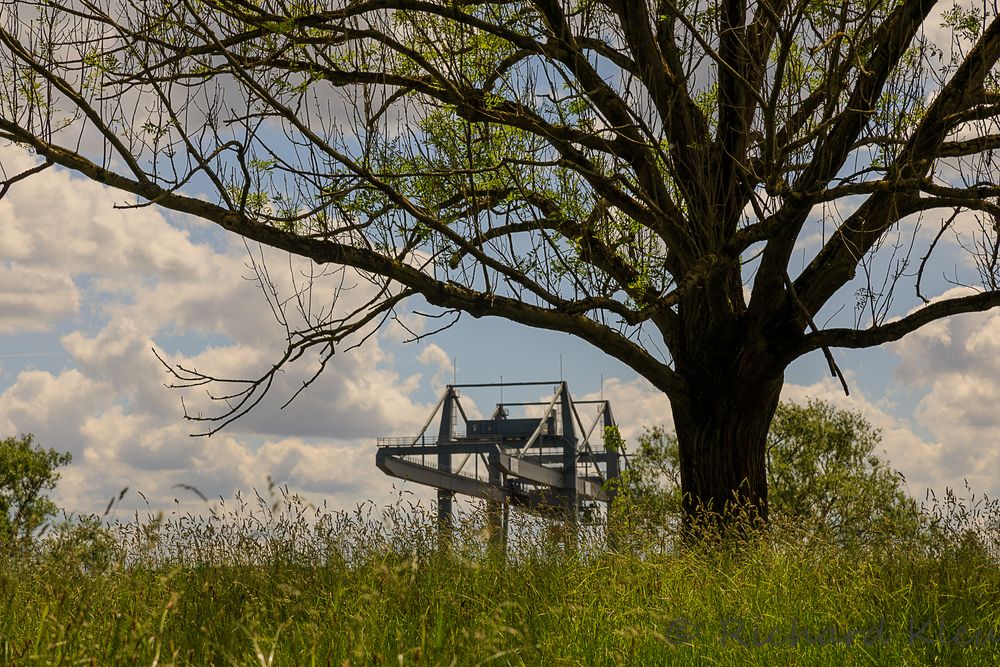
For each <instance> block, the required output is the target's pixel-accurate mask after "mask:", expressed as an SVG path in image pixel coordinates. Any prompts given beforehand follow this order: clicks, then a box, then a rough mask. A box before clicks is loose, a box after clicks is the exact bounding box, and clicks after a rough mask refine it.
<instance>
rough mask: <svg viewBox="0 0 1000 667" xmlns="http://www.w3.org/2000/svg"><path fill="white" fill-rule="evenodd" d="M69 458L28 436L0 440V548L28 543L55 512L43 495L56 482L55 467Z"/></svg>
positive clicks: (65, 462) (64, 463)
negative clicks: (42, 445)
mask: <svg viewBox="0 0 1000 667" xmlns="http://www.w3.org/2000/svg"><path fill="white" fill-rule="evenodd" d="M72 458H73V457H72V456H71V455H70V454H69V453H68V452H66V453H60V452H57V451H56V450H54V449H43V448H42V447H40V446H38V445H36V444H35V440H34V436H32V435H31V434H30V433H29V434H26V435H21V436H12V437H9V438H5V439H3V440H0V547H2V546H5V545H6V546H11V545H14V544H17V543H24V542H27V541H29V540H30V539H31V537H32V535H33V534H34V532H35V531H36V530H37V529H38V528H39V527H41V526H42V525H43V524H44V523H45V522H46V520H47V519H48V518H49V517H51V516H53V515H54V514H55V513H56V511H57V508H56V505H55V503H53V502H52V501H51V500H50V499H49V498H48V497H47V495H46V492H48V491H51V490H52V489H54V488H55V486H56V482H58V481H59V473H57V472H56V468H58V467H59V466H64V465H66V464H68V463H69V462H70V461H71V460H72Z"/></svg>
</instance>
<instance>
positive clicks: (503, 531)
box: [486, 453, 507, 552]
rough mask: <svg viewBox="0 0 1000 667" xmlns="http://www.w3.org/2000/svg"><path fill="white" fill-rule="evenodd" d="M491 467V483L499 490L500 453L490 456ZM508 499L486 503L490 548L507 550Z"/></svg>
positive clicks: (502, 483) (500, 486)
mask: <svg viewBox="0 0 1000 667" xmlns="http://www.w3.org/2000/svg"><path fill="white" fill-rule="evenodd" d="M487 462H488V465H489V482H490V484H491V485H493V486H496V487H497V488H503V486H504V479H503V471H502V470H501V469H500V455H499V453H496V454H490V455H489V457H488V459H487ZM506 504H507V499H506V498H504V499H503V500H487V501H486V529H487V531H488V532H489V541H490V546H492V547H494V548H499V549H502V550H503V551H504V552H506V550H507V522H506V521H505V520H504V518H505V514H506Z"/></svg>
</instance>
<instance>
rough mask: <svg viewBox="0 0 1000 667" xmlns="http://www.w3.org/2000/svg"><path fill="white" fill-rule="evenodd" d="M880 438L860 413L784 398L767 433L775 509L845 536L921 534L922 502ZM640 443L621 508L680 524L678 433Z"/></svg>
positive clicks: (654, 431)
mask: <svg viewBox="0 0 1000 667" xmlns="http://www.w3.org/2000/svg"><path fill="white" fill-rule="evenodd" d="M880 439H881V435H880V432H879V430H878V429H876V428H874V427H873V426H872V425H871V424H870V423H869V422H868V421H867V420H865V418H864V417H863V416H862V415H861V413H859V412H850V411H847V410H840V409H837V408H836V407H834V406H833V405H831V404H830V403H828V402H825V401H820V400H817V399H810V400H809V401H808V403H807V405H804V406H802V405H797V404H795V403H791V402H783V403H781V404H780V405H779V406H778V409H777V411H776V413H775V416H774V420H773V422H772V423H771V429H770V432H769V433H768V438H767V476H768V487H769V492H768V501H769V503H770V510H771V512H772V513H773V514H774V515H775V516H783V517H785V518H787V519H789V520H792V521H798V522H803V523H804V524H807V525H811V526H814V527H816V528H818V529H820V530H822V531H824V532H826V533H828V534H829V536H830V537H831V538H833V539H837V540H840V541H852V540H862V541H865V540H870V539H871V538H872V537H873V536H877V535H886V534H889V535H890V536H892V537H897V538H898V537H900V536H903V535H907V536H914V535H916V534H917V533H918V532H919V529H920V527H921V523H922V519H921V516H920V511H919V508H918V506H917V503H916V502H915V501H914V500H913V499H912V498H910V497H909V496H908V495H907V494H906V492H905V490H904V487H903V482H904V481H905V480H904V479H903V476H902V474H901V473H899V472H897V471H895V470H892V469H891V468H890V467H889V465H888V464H887V463H886V461H885V460H884V459H882V458H881V457H880V456H879V455H878V449H877V448H878V444H879V442H880ZM638 446H639V448H638V451H637V452H636V454H635V455H633V456H632V458H631V461H630V467H629V470H628V471H627V473H626V476H625V481H624V494H623V495H624V503H625V507H624V508H622V509H621V510H619V511H621V512H623V513H625V514H628V513H632V514H633V518H632V520H631V521H632V523H633V526H632V528H633V529H635V528H641V526H643V525H645V526H646V529H647V530H650V529H651V527H656V526H663V525H668V526H669V525H673V524H674V523H676V521H678V520H679V515H680V511H681V481H680V472H679V471H680V458H679V451H678V446H677V438H676V436H675V435H673V434H672V433H669V432H667V431H665V430H664V429H663V428H662V427H659V426H657V427H653V428H649V429H647V430H646V431H645V432H644V433H643V434H642V436H640V438H639V443H638ZM635 524H638V525H635Z"/></svg>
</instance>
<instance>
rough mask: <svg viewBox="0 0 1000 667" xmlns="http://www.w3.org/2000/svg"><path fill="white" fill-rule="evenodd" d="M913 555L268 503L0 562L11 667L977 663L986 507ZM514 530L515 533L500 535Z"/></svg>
mask: <svg viewBox="0 0 1000 667" xmlns="http://www.w3.org/2000/svg"><path fill="white" fill-rule="evenodd" d="M925 515H926V516H927V518H928V524H929V525H932V526H933V530H928V531H926V532H925V533H922V534H921V535H920V536H912V537H910V538H899V537H898V536H896V537H893V539H891V540H878V539H874V536H865V537H864V538H863V539H860V538H859V539H858V540H854V541H851V542H850V543H847V544H845V543H843V542H842V541H837V540H832V539H827V538H824V537H823V534H822V532H821V531H817V530H814V529H812V528H810V527H808V526H803V525H801V523H796V522H783V521H782V520H781V519H780V518H775V521H774V523H773V525H772V526H771V528H770V529H768V530H766V531H762V532H757V533H754V534H752V535H751V536H749V537H747V538H745V539H741V540H729V541H727V542H725V543H719V542H716V541H713V540H704V541H701V542H696V543H688V542H680V541H679V540H677V539H676V537H675V536H674V535H672V534H671V533H670V532H669V531H662V530H661V531H659V532H656V531H654V532H652V533H650V532H649V531H632V532H630V533H628V535H626V536H625V537H623V538H620V539H619V541H618V544H617V545H616V548H614V549H611V548H609V547H608V545H607V543H606V540H605V538H604V531H603V529H602V528H601V527H600V526H590V527H588V526H584V527H581V528H580V533H579V535H578V539H576V540H574V539H571V538H568V537H567V533H566V532H559V531H554V530H551V529H549V528H547V527H546V524H545V522H543V521H541V520H535V519H531V518H528V517H521V519H520V520H519V522H512V532H511V539H510V542H509V544H508V548H507V553H506V554H505V553H503V552H502V551H500V550H498V549H496V548H495V547H491V546H490V544H489V542H488V541H487V540H486V539H485V536H484V526H485V521H484V517H483V516H482V515H481V514H480V513H477V512H472V513H469V514H468V515H466V516H465V517H464V518H463V519H462V521H461V522H460V524H459V525H458V526H456V527H455V530H454V532H453V533H452V534H451V536H450V539H447V540H445V541H440V540H439V538H438V536H437V533H436V530H435V523H434V520H433V518H432V516H431V515H430V513H429V512H427V511H425V509H424V508H422V507H420V506H419V505H412V504H408V503H406V502H405V501H404V500H401V501H400V502H399V503H397V504H395V505H392V506H389V507H382V508H379V507H375V506H373V505H371V504H366V505H362V506H360V507H359V508H357V510H356V511H355V512H353V513H343V512H333V511H328V510H327V509H325V508H322V507H314V506H311V505H308V504H307V503H305V502H303V501H302V500H301V499H299V498H298V497H296V496H293V495H289V494H287V493H281V492H280V490H278V491H275V492H274V493H273V495H272V496H271V497H262V496H256V497H252V498H242V497H237V498H235V499H234V500H232V501H230V502H229V503H226V502H220V503H216V505H215V506H213V508H212V509H211V510H210V511H207V512H206V513H203V514H200V515H198V516H191V515H184V514H180V513H173V514H170V513H168V514H165V515H163V514H159V515H157V514H153V513H149V514H146V515H139V514H137V515H135V516H134V517H133V518H132V520H130V521H116V522H112V523H111V524H106V523H105V524H101V523H100V520H99V519H98V518H91V519H89V520H84V521H79V520H78V521H77V522H75V523H74V524H65V525H64V526H63V528H62V529H60V530H57V531H54V532H52V533H51V534H50V535H48V536H47V538H46V539H43V540H41V541H40V542H39V543H38V544H37V545H36V546H35V547H34V548H32V549H31V550H28V551H21V552H19V553H16V554H14V553H10V554H7V555H6V556H5V557H4V558H3V559H2V561H0V662H2V663H3V664H10V665H61V664H65V665H116V664H140V665H379V664H386V665H482V664H495V665H619V664H621V665H833V664H838V665H854V664H857V665H862V664H863V665H870V664H875V665H922V664H955V665H995V664H1000V568H998V556H1000V553H998V546H1000V541H998V533H997V529H998V526H1000V522H998V518H1000V512H998V511H997V507H996V505H995V504H989V503H988V504H987V505H985V506H984V505H982V504H981V500H980V501H975V499H973V500H972V502H971V503H970V502H966V501H964V500H963V499H958V498H956V497H955V496H954V495H953V494H950V495H948V496H946V498H944V499H943V500H942V501H941V502H935V503H934V505H933V506H932V507H931V508H930V509H927V510H925ZM515 523H516V525H513V524H515Z"/></svg>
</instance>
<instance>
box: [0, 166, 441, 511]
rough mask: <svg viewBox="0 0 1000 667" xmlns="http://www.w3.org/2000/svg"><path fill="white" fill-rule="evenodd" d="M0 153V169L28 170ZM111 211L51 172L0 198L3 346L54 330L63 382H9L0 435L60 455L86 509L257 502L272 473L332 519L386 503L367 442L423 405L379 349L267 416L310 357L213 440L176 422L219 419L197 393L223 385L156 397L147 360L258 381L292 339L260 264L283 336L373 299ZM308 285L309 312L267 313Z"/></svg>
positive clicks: (315, 274)
mask: <svg viewBox="0 0 1000 667" xmlns="http://www.w3.org/2000/svg"><path fill="white" fill-rule="evenodd" d="M0 151H2V161H3V164H4V168H5V169H6V170H8V171H19V170H22V169H25V168H27V167H29V166H31V165H32V164H34V162H33V160H32V158H30V157H29V156H27V155H25V154H24V153H22V152H19V151H16V150H13V149H0ZM120 199H121V194H120V193H115V192H113V191H110V190H108V189H106V188H103V187H101V186H98V185H96V184H93V183H89V182H86V181H84V180H82V179H79V178H76V177H73V176H71V175H69V174H67V173H65V172H61V171H58V170H48V171H46V172H43V173H42V174H40V175H37V176H35V177H33V178H30V179H28V180H26V181H24V182H21V183H19V184H17V186H16V187H15V188H13V189H12V190H11V191H10V193H9V194H8V195H7V196H6V197H5V198H4V199H3V200H2V201H0V220H2V223H3V224H0V245H2V246H3V247H4V249H5V262H4V263H3V264H0V278H2V281H0V285H2V287H0V322H2V324H0V326H2V327H3V328H2V329H0V334H2V333H10V332H16V333H23V332H26V331H49V330H53V329H56V328H59V329H60V330H61V331H66V333H64V334H63V335H61V336H60V338H59V342H60V344H61V345H62V347H63V349H64V350H65V351H66V352H67V353H68V359H69V367H68V368H66V369H63V370H62V371H49V370H38V369H23V370H21V371H20V372H19V373H17V374H16V375H11V376H9V378H8V379H9V382H8V383H7V384H6V385H3V384H0V426H3V427H4V430H5V432H33V433H35V434H36V436H37V437H38V440H39V441H40V442H42V443H44V444H45V445H46V446H52V447H56V448H58V449H62V450H68V451H70V452H71V453H72V454H73V455H74V462H73V464H72V465H71V466H69V467H68V468H67V469H66V470H65V472H64V475H63V481H62V482H61V483H60V486H59V490H58V495H59V498H58V500H59V501H60V503H61V504H62V505H63V506H65V507H68V508H70V509H76V510H80V511H97V510H101V509H103V506H104V504H105V502H106V501H107V499H108V498H110V497H111V496H113V495H115V494H116V493H117V492H118V491H119V490H120V489H121V488H122V487H125V486H130V487H132V488H133V489H139V490H141V491H142V492H143V493H144V494H145V496H146V497H147V498H149V500H150V502H151V504H153V505H156V506H160V507H163V506H168V505H169V504H170V503H171V502H172V499H173V498H174V497H177V496H178V494H179V491H178V490H177V489H178V487H177V486H176V485H178V484H190V485H192V486H196V487H198V488H199V489H200V490H201V491H202V492H203V493H205V494H206V495H208V496H210V497H211V496H214V495H223V496H229V495H231V494H232V493H233V492H234V490H236V489H240V488H242V489H244V490H247V489H249V488H250V487H253V486H255V487H257V488H261V486H262V485H265V484H266V483H267V479H268V477H269V476H270V477H271V478H273V479H274V480H275V481H276V482H279V483H288V484H289V485H290V487H291V488H292V490H302V491H308V492H311V493H314V494H320V495H322V496H324V497H327V498H333V499H336V500H337V501H338V502H339V503H341V504H342V505H343V506H346V507H349V506H352V505H353V504H354V503H356V502H358V501H359V500H363V499H364V494H379V495H384V494H385V493H387V492H388V489H391V486H392V482H391V480H388V479H386V478H383V475H382V473H380V472H379V471H377V469H376V468H375V466H374V448H373V444H374V442H373V437H374V436H375V435H382V434H392V433H400V432H402V433H406V432H410V431H413V430H414V429H416V428H419V423H420V422H422V420H423V418H424V417H425V416H426V414H427V412H429V410H430V408H431V407H432V406H431V405H424V404H422V403H421V402H420V401H419V400H416V399H415V398H414V396H415V395H416V394H417V393H418V391H419V390H420V389H421V387H422V379H421V376H420V375H413V376H411V377H407V378H401V377H399V375H398V374H397V373H396V372H395V371H394V370H393V368H392V364H391V357H390V356H389V355H387V354H386V352H385V351H384V350H383V346H382V344H381V341H380V340H379V339H378V338H377V337H376V338H373V339H371V340H370V341H369V342H368V343H366V344H364V345H362V346H360V347H359V348H357V349H355V350H352V351H351V352H350V353H346V354H342V353H340V352H339V351H338V353H336V354H334V356H333V358H332V359H331V360H330V362H329V363H328V364H327V368H326V370H325V371H324V373H323V374H322V375H321V376H320V378H319V379H318V380H317V381H316V383H315V385H314V386H312V387H311V388H310V389H309V390H307V391H306V392H304V393H303V394H301V395H300V396H299V398H298V399H297V400H296V401H295V402H294V403H292V404H291V405H290V406H289V407H288V408H285V409H284V410H282V409H279V407H280V405H281V403H283V402H284V401H285V400H287V399H288V398H289V397H290V396H291V395H292V394H293V393H294V392H295V391H296V390H297V389H298V388H299V387H301V385H302V382H303V381H304V380H305V379H306V378H308V377H310V376H311V375H312V374H313V373H314V372H315V370H316V369H317V367H318V363H319V361H318V359H317V358H316V357H315V356H309V355H306V356H305V357H304V358H303V359H302V360H301V361H300V362H298V363H297V364H295V365H293V366H291V367H289V368H288V369H287V370H286V371H285V372H281V373H278V374H277V376H276V379H275V382H274V385H273V387H272V389H271V394H270V397H269V398H268V399H266V400H265V401H264V402H263V403H262V404H261V405H260V406H259V407H258V408H257V409H256V410H254V411H253V412H251V413H250V414H249V415H247V417H245V418H244V419H242V420H240V421H238V422H236V423H235V424H233V425H232V426H231V427H230V428H228V429H227V430H225V431H223V432H222V433H220V434H218V435H216V436H214V437H212V438H191V437H190V434H191V432H192V431H194V430H196V425H195V424H192V423H190V422H185V421H183V420H182V410H181V404H180V399H181V396H184V398H185V402H186V405H187V406H188V409H189V412H190V414H195V415H197V414H199V413H200V414H203V415H210V414H218V413H219V412H220V411H221V410H224V405H223V404H222V403H219V402H216V401H211V400H209V399H208V395H207V392H206V389H208V390H210V391H215V392H216V393H219V392H221V391H222V390H224V389H227V388H228V389H230V390H231V389H232V388H233V387H232V385H230V386H228V387H226V386H218V387H198V388H193V389H190V390H187V391H184V392H179V391H177V390H168V389H166V388H165V387H164V384H165V383H169V382H170V380H171V378H170V377H169V376H168V375H167V374H166V373H165V369H164V367H163V365H162V364H161V363H160V362H159V361H158V360H157V359H156V357H155V356H154V355H153V354H152V352H151V349H153V348H155V349H157V350H158V351H159V353H160V354H161V355H162V356H163V357H164V359H165V360H166V361H168V362H169V363H172V364H181V365H183V366H185V367H186V368H189V369H195V368H196V369H198V370H200V371H204V372H206V373H210V374H212V375H214V376H217V377H222V378H231V379H243V378H250V379H252V378H255V377H258V376H259V375H261V374H263V373H265V372H266V371H267V370H268V369H270V368H271V366H272V365H273V363H274V362H275V361H276V360H277V359H278V358H279V356H280V354H281V352H282V351H283V350H284V347H285V344H286V337H287V335H288V330H287V329H286V328H285V326H283V325H282V324H281V323H280V322H279V321H278V319H276V317H275V312H274V311H273V310H272V308H270V307H269V305H268V302H267V301H266V300H265V295H264V293H263V292H262V291H261V286H260V285H258V284H256V282H255V280H256V279H257V278H258V275H257V274H256V273H255V270H254V265H256V267H257V268H260V269H263V268H265V267H266V269H267V271H268V273H267V276H266V280H265V287H267V288H268V289H269V290H270V289H271V288H272V285H273V290H274V291H270V292H268V293H269V294H270V296H271V298H272V303H271V305H272V306H273V305H274V304H275V303H284V304H285V305H287V306H288V307H287V308H286V311H285V314H284V315H285V316H286V320H287V324H288V326H289V327H291V328H293V329H294V328H295V327H298V326H301V325H308V324H314V323H315V322H316V321H317V320H316V318H317V317H320V316H322V315H325V314H327V313H329V312H330V309H331V308H336V309H337V312H349V311H350V310H353V309H355V308H358V307H359V306H361V305H363V304H364V302H365V301H366V300H367V299H368V298H370V297H371V295H372V294H373V291H372V287H371V286H370V285H369V284H368V283H367V282H366V281H365V280H364V279H362V278H360V277H359V276H358V275H356V274H353V273H352V272H347V271H335V272H327V273H324V272H320V271H317V270H316V269H315V268H313V267H312V266H311V265H309V263H308V262H304V261H300V260H292V261H290V260H289V258H288V257H287V255H283V254H281V253H277V252H274V251H271V250H266V249H265V250H260V249H257V248H252V250H253V252H254V255H253V256H252V259H251V256H250V255H248V253H247V249H246V248H245V247H244V245H243V244H242V242H241V241H239V240H238V239H233V238H229V237H225V236H224V235H222V234H221V233H215V232H213V231H212V230H211V229H205V230H202V231H201V232H199V234H198V235H197V239H196V238H195V237H194V236H193V235H192V233H191V231H190V230H192V229H196V228H198V226H199V223H196V222H193V221H190V220H187V219H181V218H176V217H175V218H170V219H168V218H166V217H164V215H162V214H161V213H159V212H157V211H156V210H154V209H151V208H143V209H138V210H132V211H121V210H115V209H114V207H113V205H114V203H115V202H116V201H120ZM54 204H57V205H54ZM262 262H263V263H262ZM310 281H314V282H315V289H314V290H313V291H312V293H311V296H312V299H311V300H302V301H301V302H299V301H297V300H296V299H295V298H291V299H290V300H288V301H280V300H283V299H288V298H289V297H294V296H295V295H296V294H297V293H299V292H300V291H301V288H302V287H303V286H304V285H305V284H306V283H308V282H310ZM278 315H279V316H281V315H282V314H281V313H280V312H279V313H278ZM430 354H433V352H432V353H430ZM428 363H429V364H430V365H431V366H432V367H434V368H435V369H436V370H437V371H440V368H438V367H437V366H436V365H435V364H434V363H433V361H429V362H428ZM180 495H183V494H180ZM189 495H190V494H189ZM131 497H132V498H133V500H134V501H135V502H139V499H138V497H137V496H134V495H133V496H131ZM182 500H185V499H184V498H182ZM186 501H192V499H191V498H187V499H186ZM192 502H197V499H194V500H193V501H192ZM126 504H127V503H126Z"/></svg>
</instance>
